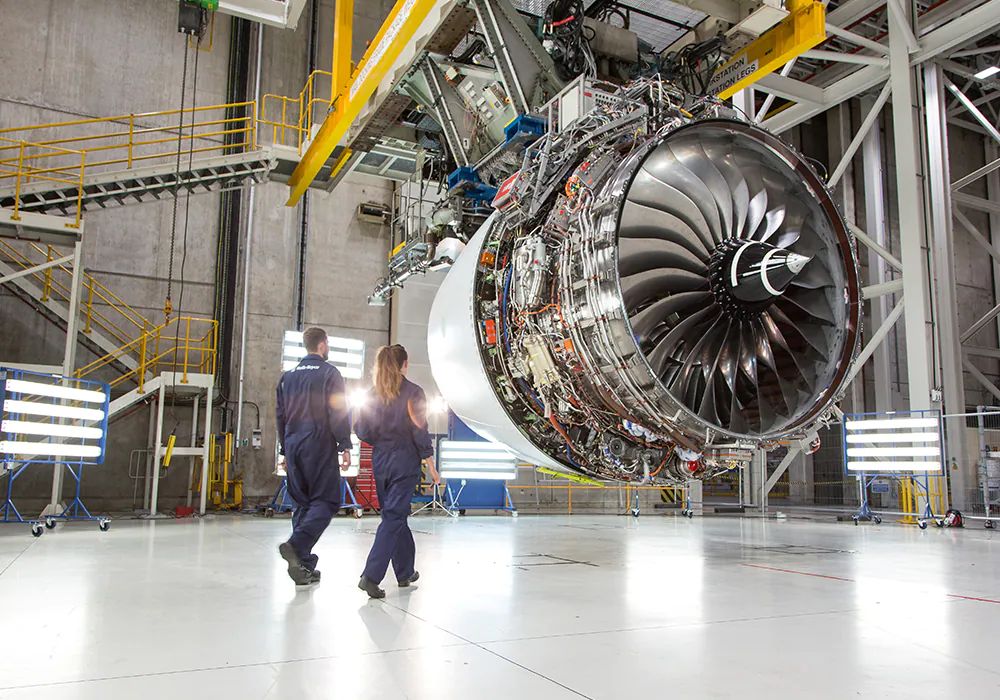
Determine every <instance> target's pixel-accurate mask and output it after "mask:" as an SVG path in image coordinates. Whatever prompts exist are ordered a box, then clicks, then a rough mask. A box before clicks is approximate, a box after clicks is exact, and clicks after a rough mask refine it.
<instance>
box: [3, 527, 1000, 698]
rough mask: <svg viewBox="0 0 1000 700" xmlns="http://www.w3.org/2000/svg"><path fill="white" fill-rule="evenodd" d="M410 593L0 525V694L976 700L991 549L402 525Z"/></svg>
mask: <svg viewBox="0 0 1000 700" xmlns="http://www.w3.org/2000/svg"><path fill="white" fill-rule="evenodd" d="M411 523H412V527H413V530H414V534H415V538H416V541H417V548H418V562H419V569H420V572H421V575H422V578H421V581H420V584H419V585H418V586H416V587H414V588H411V589H402V590H401V589H397V588H396V587H395V585H393V584H391V583H390V582H389V581H386V586H387V591H388V597H387V598H386V599H385V600H384V601H381V602H375V601H371V602H369V601H368V600H367V598H366V597H365V596H364V594H363V593H361V592H360V591H358V590H357V589H356V588H355V585H356V583H357V578H358V572H359V570H360V568H361V565H362V561H363V558H364V556H365V553H366V551H367V549H368V546H369V545H370V543H371V540H372V536H373V533H374V529H375V527H376V525H377V519H376V518H365V519H363V520H360V521H355V520H353V519H343V518H342V519H338V520H336V521H334V523H333V524H332V526H331V528H330V530H329V531H328V532H327V535H326V536H325V538H324V540H323V541H322V543H321V546H320V548H319V553H320V555H321V558H322V561H321V567H320V568H321V569H322V571H323V575H324V579H323V584H322V585H321V586H320V587H318V588H315V589H313V590H309V591H305V592H296V590H295V588H294V586H293V585H292V584H291V582H290V581H289V580H288V578H287V577H286V574H285V571H284V567H283V566H282V565H281V562H280V561H279V559H278V557H277V554H276V553H275V547H276V546H277V544H278V543H279V542H281V541H282V540H283V539H284V538H285V536H286V535H287V532H288V527H289V524H288V521H287V520H281V519H275V520H265V519H262V518H252V517H238V516H233V517H215V518H208V519H205V520H202V521H191V520H188V521H160V522H156V523H151V522H138V521H131V522H124V521H123V522H116V523H115V524H114V526H113V527H112V529H111V531H110V532H108V533H105V534H102V533H99V532H98V531H97V528H96V527H93V526H82V525H80V526H75V525H69V526H60V528H59V529H57V530H56V531H55V532H49V533H46V534H45V535H44V536H43V537H42V538H40V539H37V540H35V539H33V538H32V537H31V536H30V535H29V534H28V533H27V530H26V529H24V528H21V527H5V528H0V634H2V640H3V650H2V651H0V698H3V699H4V700H7V699H10V700H21V699H22V698H101V699H102V700H107V699H108V698H143V699H150V698H171V699H172V698H209V697H211V698H241V699H242V698H296V699H297V698H350V699H352V700H360V699H369V698H371V699H378V700H383V699H387V698H434V699H436V700H442V699H447V698H472V699H474V700H486V699H488V698H504V699H509V698H519V699H523V698H530V699H534V698H555V699H561V698H581V697H584V698H602V699H605V698H608V699H609V698H629V697H637V698H652V697H657V698H661V697H683V698H729V697H737V696H738V697H741V698H769V699H774V698H810V699H814V698H848V697H851V698H854V697H868V698H908V699H911V700H912V699H914V698H945V697H956V698H996V697H1000V533H993V532H987V531H983V530H981V529H968V530H964V531H957V530H935V529H931V530H928V531H926V532H921V531H919V530H917V529H916V528H914V527H910V528H908V527H903V526H896V525H889V524H883V525H882V526H880V527H874V526H861V527H855V526H853V525H850V524H834V523H814V522H807V521H795V520H789V521H769V522H764V521H761V520H757V519H751V518H745V519H737V518H725V517H715V518H711V517H709V518H704V519H695V520H692V521H689V520H686V519H682V518H675V517H673V516H666V517H664V516H643V517H640V518H639V519H636V520H633V519H631V518H624V517H613V516H607V517H594V516H573V517H564V516H537V517H529V516H522V517H521V518H518V519H512V518H509V517H468V518H462V519H460V520H454V521H453V520H450V519H446V518H443V517H419V518H415V519H414V520H412V521H411Z"/></svg>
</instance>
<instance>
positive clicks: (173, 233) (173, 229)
mask: <svg viewBox="0 0 1000 700" xmlns="http://www.w3.org/2000/svg"><path fill="white" fill-rule="evenodd" d="M195 58H196V59H197V57H195ZM187 67H188V37H187V36H185V37H184V71H183V73H182V74H181V110H180V119H179V120H178V124H177V163H176V165H175V166H174V207H173V215H172V216H171V221H170V261H169V263H168V265H167V298H166V300H165V301H164V303H163V316H164V321H168V320H170V314H171V313H173V310H174V309H173V301H172V298H171V295H172V292H173V287H174V246H175V244H176V241H177V197H178V196H179V194H180V182H181V149H182V148H183V145H184V102H185V99H186V97H187ZM191 120H192V123H193V121H194V113H193V112H192V113H191ZM192 138H193V134H192Z"/></svg>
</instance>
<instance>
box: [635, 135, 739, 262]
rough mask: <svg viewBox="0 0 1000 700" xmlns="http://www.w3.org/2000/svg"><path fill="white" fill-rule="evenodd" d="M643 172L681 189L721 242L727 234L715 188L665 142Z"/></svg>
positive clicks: (717, 241)
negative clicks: (713, 192) (724, 232)
mask: <svg viewBox="0 0 1000 700" xmlns="http://www.w3.org/2000/svg"><path fill="white" fill-rule="evenodd" d="M641 171H642V172H646V173H649V174H650V175H651V176H652V177H653V178H654V179H656V180H659V181H660V182H662V183H664V184H666V185H669V186H671V187H673V188H674V189H675V190H677V191H678V192H681V193H682V194H683V195H684V197H685V198H686V199H688V200H689V201H691V202H692V203H694V205H695V206H696V207H698V211H699V212H701V216H702V218H703V219H704V220H705V223H706V225H707V226H708V230H709V232H711V235H712V240H713V241H714V242H715V243H721V242H722V240H723V238H724V235H723V231H722V220H721V219H720V217H719V209H718V207H717V206H716V204H715V197H714V196H713V195H712V190H711V189H709V187H708V185H707V184H705V182H703V181H702V179H701V178H700V177H698V175H697V174H696V173H694V172H692V171H691V170H689V169H688V168H687V167H686V166H685V165H684V164H683V163H681V161H680V160H678V159H677V158H676V157H675V156H674V155H673V153H672V152H671V150H670V147H669V146H667V145H666V144H664V145H663V146H660V147H659V148H657V149H656V150H655V151H653V152H652V153H651V154H650V155H649V157H648V158H647V159H646V161H645V162H644V163H643V164H642V169H641Z"/></svg>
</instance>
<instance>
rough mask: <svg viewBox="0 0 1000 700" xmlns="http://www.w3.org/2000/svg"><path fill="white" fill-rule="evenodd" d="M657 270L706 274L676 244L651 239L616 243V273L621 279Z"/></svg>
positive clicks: (701, 267)
mask: <svg viewBox="0 0 1000 700" xmlns="http://www.w3.org/2000/svg"><path fill="white" fill-rule="evenodd" d="M658 268H659V269H662V270H669V269H671V268H676V269H678V270H684V271H685V272H693V273H696V274H699V275H702V276H704V275H706V274H707V273H708V268H707V267H706V266H705V264H704V263H703V262H701V261H700V260H698V258H696V257H694V256H693V255H691V254H690V253H689V252H688V251H687V249H685V248H683V247H681V246H679V245H677V244H676V243H667V242H666V241H660V240H658V239H653V238H639V239H635V238H633V239H625V240H621V241H619V242H618V272H619V274H620V275H621V276H622V277H631V276H632V275H636V274H639V273H641V272H648V271H649V270H655V269H658Z"/></svg>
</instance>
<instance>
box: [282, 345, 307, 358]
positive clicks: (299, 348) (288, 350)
mask: <svg viewBox="0 0 1000 700" xmlns="http://www.w3.org/2000/svg"><path fill="white" fill-rule="evenodd" d="M281 352H282V354H283V355H284V356H285V357H296V358H298V359H300V360H301V359H302V358H303V357H305V356H306V355H308V354H309V353H308V352H306V347H305V346H304V345H286V346H284V348H282V351H281Z"/></svg>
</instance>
